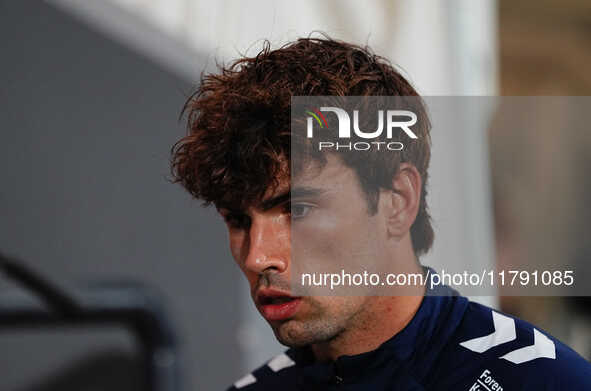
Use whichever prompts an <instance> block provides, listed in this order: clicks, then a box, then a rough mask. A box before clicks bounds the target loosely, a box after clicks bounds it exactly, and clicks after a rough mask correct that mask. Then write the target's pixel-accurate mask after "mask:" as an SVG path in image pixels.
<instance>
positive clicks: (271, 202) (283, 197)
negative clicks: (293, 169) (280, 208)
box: [260, 190, 290, 210]
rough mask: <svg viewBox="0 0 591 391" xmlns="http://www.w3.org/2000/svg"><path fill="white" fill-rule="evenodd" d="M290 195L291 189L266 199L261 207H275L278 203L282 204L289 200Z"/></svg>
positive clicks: (264, 208)
mask: <svg viewBox="0 0 591 391" xmlns="http://www.w3.org/2000/svg"><path fill="white" fill-rule="evenodd" d="M289 195H290V194H289V190H288V191H286V192H283V193H281V194H278V195H276V196H274V197H271V198H269V199H266V200H264V201H262V202H261V205H260V208H261V210H269V209H273V208H274V207H276V206H277V205H281V204H283V203H285V202H287V201H289Z"/></svg>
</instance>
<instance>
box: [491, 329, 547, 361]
mask: <svg viewBox="0 0 591 391" xmlns="http://www.w3.org/2000/svg"><path fill="white" fill-rule="evenodd" d="M542 357H545V358H551V359H556V346H555V345H554V341H552V340H551V339H550V338H548V337H546V336H545V335H544V334H542V333H541V332H539V331H538V330H536V329H534V344H533V345H530V346H526V347H524V348H521V349H517V350H514V351H512V352H509V353H507V354H505V355H504V356H502V357H500V358H504V359H505V360H507V361H511V362H512V363H514V364H521V363H524V362H527V361H531V360H534V359H536V358H542Z"/></svg>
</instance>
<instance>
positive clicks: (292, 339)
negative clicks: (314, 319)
mask: <svg viewBox="0 0 591 391" xmlns="http://www.w3.org/2000/svg"><path fill="white" fill-rule="evenodd" d="M271 328H272V329H273V333H274V334H275V338H277V341H279V343H281V344H282V345H285V346H288V347H290V348H299V347H303V346H307V345H310V344H314V343H320V342H326V341H328V340H330V339H332V338H333V337H334V335H333V334H334V333H331V332H330V327H328V328H327V327H319V325H314V324H310V323H309V322H302V321H297V320H288V321H286V322H281V323H279V324H271Z"/></svg>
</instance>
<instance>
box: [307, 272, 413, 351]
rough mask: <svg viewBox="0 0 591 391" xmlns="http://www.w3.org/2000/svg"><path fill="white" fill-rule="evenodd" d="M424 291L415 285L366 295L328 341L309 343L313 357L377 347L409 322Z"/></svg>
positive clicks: (368, 349)
mask: <svg viewBox="0 0 591 391" xmlns="http://www.w3.org/2000/svg"><path fill="white" fill-rule="evenodd" d="M419 269H420V266H419ZM418 272H419V273H420V272H422V270H421V271H418ZM407 292H408V291H407ZM424 292H425V289H424V287H417V289H416V294H414V295H408V296H372V297H368V301H367V305H366V306H365V308H364V310H363V312H362V313H360V314H358V315H357V316H356V318H355V319H354V320H353V323H354V324H353V326H352V327H349V328H347V329H346V330H344V331H343V332H342V333H340V334H339V335H338V336H336V337H335V338H333V339H331V340H330V341H326V342H322V343H317V344H313V345H311V348H312V352H313V353H314V356H315V357H316V360H317V361H334V360H336V359H337V358H339V357H340V356H352V355H356V354H361V353H365V352H369V351H372V350H375V349H377V348H378V347H379V346H380V345H381V344H383V343H384V342H386V341H387V340H389V339H391V338H392V337H393V336H395V335H396V334H398V333H399V332H400V331H402V329H404V328H405V327H406V325H408V324H409V323H410V321H411V320H412V318H413V317H414V316H415V314H416V313H417V311H418V309H419V307H420V305H421V302H422V300H423V297H424Z"/></svg>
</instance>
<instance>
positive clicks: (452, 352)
mask: <svg viewBox="0 0 591 391" xmlns="http://www.w3.org/2000/svg"><path fill="white" fill-rule="evenodd" d="M439 364H440V365H437V370H436V372H437V373H434V374H433V375H434V377H436V378H439V379H445V380H442V382H441V383H439V385H440V386H443V385H444V384H449V385H454V386H456V387H458V386H465V385H467V383H470V385H468V387H470V386H471V385H478V384H480V388H474V389H478V390H481V389H482V390H486V389H487V388H485V387H484V386H482V384H484V385H486V386H488V389H491V390H502V389H527V390H529V389H544V390H556V389H559V388H560V387H565V386H566V385H567V384H568V389H571V390H591V364H589V362H588V361H586V360H585V359H583V358H582V357H581V356H580V355H579V354H577V353H576V352H575V351H574V350H572V349H571V348H569V347H568V346H566V345H565V344H563V343H562V342H560V341H559V340H557V339H556V338H554V337H552V336H551V335H549V334H547V333H546V332H544V331H543V330H541V329H539V328H538V327H536V326H534V325H532V324H531V323H529V322H526V321H524V320H521V319H519V318H516V317H514V316H511V315H507V314H505V313H502V312H500V311H497V310H494V309H492V308H490V307H487V306H484V305H482V304H478V303H475V302H470V303H469V305H468V307H467V309H466V311H465V313H464V316H463V319H462V321H461V323H460V324H459V326H458V328H457V330H456V332H455V333H454V336H453V337H452V338H451V339H450V342H449V343H448V344H447V347H446V349H445V350H444V352H442V354H441V356H440V360H439ZM454 373H456V374H458V376H457V377H456V376H455V375H454ZM495 384H496V386H494V385H495ZM492 386H494V387H493V388H491V387H492ZM443 389H446V388H445V387H443ZM451 389H453V387H452V388H451ZM468 389H470V388H468Z"/></svg>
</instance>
